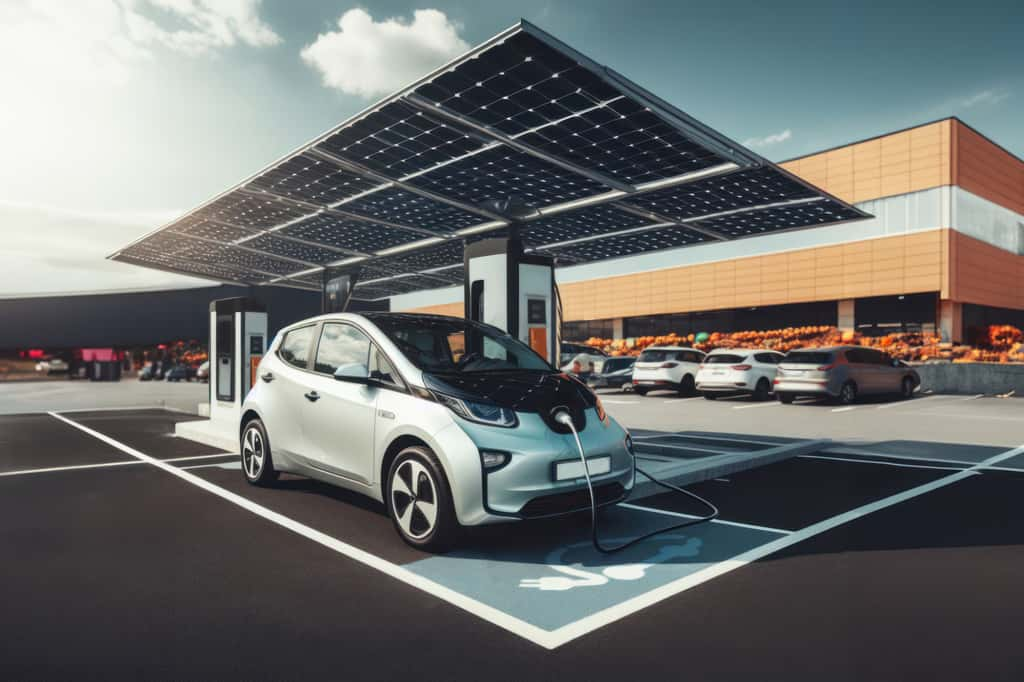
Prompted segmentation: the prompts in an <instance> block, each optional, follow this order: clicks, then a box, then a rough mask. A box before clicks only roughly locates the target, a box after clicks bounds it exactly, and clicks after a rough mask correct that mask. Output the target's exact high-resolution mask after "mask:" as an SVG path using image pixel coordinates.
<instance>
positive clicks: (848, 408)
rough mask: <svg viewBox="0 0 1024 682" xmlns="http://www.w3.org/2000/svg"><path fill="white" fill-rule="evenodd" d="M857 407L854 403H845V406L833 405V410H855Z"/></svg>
mask: <svg viewBox="0 0 1024 682" xmlns="http://www.w3.org/2000/svg"><path fill="white" fill-rule="evenodd" d="M856 409H857V407H856V406H854V405H847V406H846V407H834V408H832V411H833V412H849V411H850V410H856Z"/></svg>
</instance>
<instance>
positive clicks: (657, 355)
mask: <svg viewBox="0 0 1024 682" xmlns="http://www.w3.org/2000/svg"><path fill="white" fill-rule="evenodd" d="M678 352H679V351H674V350H645V351H644V352H643V353H641V354H640V357H638V358H637V359H636V361H637V362H665V361H666V360H675V359H676V356H677V353H678Z"/></svg>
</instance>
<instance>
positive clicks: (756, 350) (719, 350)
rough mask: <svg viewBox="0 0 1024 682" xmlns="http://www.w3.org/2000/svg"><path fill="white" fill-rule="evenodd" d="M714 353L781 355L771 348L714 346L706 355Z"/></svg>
mask: <svg viewBox="0 0 1024 682" xmlns="http://www.w3.org/2000/svg"><path fill="white" fill-rule="evenodd" d="M715 353H779V355H782V353H781V352H779V351H777V350H773V349H771V348H716V349H714V350H713V351H711V352H710V353H708V355H714V354H715Z"/></svg>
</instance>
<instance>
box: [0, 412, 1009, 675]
mask: <svg viewBox="0 0 1024 682" xmlns="http://www.w3.org/2000/svg"><path fill="white" fill-rule="evenodd" d="M604 400H605V403H606V404H607V406H608V409H609V411H610V412H612V413H613V414H614V415H615V416H616V417H617V418H619V419H620V420H621V421H622V422H623V423H625V424H626V425H627V426H629V427H630V428H631V429H632V430H633V431H634V434H635V435H636V436H638V443H641V446H640V452H641V455H642V457H643V458H644V460H645V461H647V462H649V463H650V465H651V466H653V465H654V464H655V463H664V462H666V461H669V462H673V461H681V460H691V459H692V460H696V459H698V458H701V457H707V456H714V455H715V454H722V453H726V454H742V453H745V452H757V451H758V450H761V449H765V448H772V447H786V446H788V445H790V444H794V445H799V444H800V443H805V442H807V441H808V439H812V438H830V439H832V440H831V442H829V443H826V444H822V445H821V446H820V447H819V448H818V449H816V450H815V451H813V452H805V453H804V454H801V455H800V456H797V457H793V458H789V459H785V460H783V461H779V462H776V463H774V464H770V465H767V466H761V467H757V468H753V469H750V470H747V471H743V472H739V473H735V474H730V475H728V476H725V477H721V478H716V479H713V480H707V481H704V482H702V483H698V484H696V485H694V486H692V487H691V490H693V491H694V492H697V493H698V494H700V495H703V496H704V497H707V498H708V499H710V500H712V501H713V502H714V503H715V504H716V505H717V506H718V507H719V508H720V510H721V516H720V517H719V519H717V520H716V521H715V522H712V523H708V524H703V525H700V526H695V527H691V528H687V529H684V530H683V531H677V532H673V533H670V534H667V535H665V536H661V537H659V538H657V539H655V540H652V541H650V542H647V543H642V544H641V545H639V546H637V547H636V548H635V549H634V550H630V551H629V552H627V553H626V554H624V555H616V556H613V557H610V558H609V557H604V556H601V555H597V554H596V553H595V552H594V551H593V550H592V549H591V548H590V547H589V544H588V541H587V534H588V530H589V526H588V522H589V520H588V519H587V518H586V517H582V518H581V517H573V518H568V519H562V520H559V521H557V522H550V521H546V522H534V523H524V524H517V525H511V526H502V527H492V528H487V529H477V530H474V531H473V532H472V533H470V534H469V536H468V538H467V541H466V543H465V545H464V546H463V547H461V548H460V549H459V550H458V551H456V552H453V553H451V554H448V555H445V556H430V555H425V554H422V553H419V552H417V551H415V550H413V549H411V548H409V547H407V546H405V545H404V544H403V543H401V541H400V540H399V539H398V537H397V536H396V535H395V534H394V532H393V530H392V528H391V527H390V522H389V520H388V519H387V518H386V517H385V516H384V515H383V511H382V509H381V508H379V506H378V505H376V504H375V503H373V502H370V501H367V500H364V499H362V498H360V497H358V496H355V495H352V494H349V493H347V492H345V491H341V490H339V489H336V488H333V487H330V486H326V485H323V484H320V483H318V482H314V481H310V480H307V479H302V478H298V477H285V478H284V479H283V480H282V482H281V484H280V486H279V487H277V488H275V489H257V488H253V487H251V486H248V485H247V484H246V483H245V482H244V480H243V478H242V474H241V472H240V471H239V470H238V465H237V463H236V462H235V458H234V457H233V456H229V455H223V454H222V453H219V452H217V451H216V450H214V449H211V448H208V447H206V446H202V445H198V444H196V443H192V442H190V441H185V440H182V439H178V438H175V437H173V435H171V434H172V433H173V425H174V423H175V422H176V421H178V420H182V419H190V418H193V417H189V416H187V415H184V414H182V413H180V412H175V411H168V410H163V409H143V410H119V409H111V410H97V411H66V412H62V413H49V414H48V413H34V414H22V415H4V416H0V518H2V519H3V521H2V522H0V547H3V548H4V553H3V555H4V559H3V561H0V602H2V603H3V604H4V608H3V609H0V678H4V679H66V678H74V679H85V678H105V679H111V678H124V677H146V678H174V679H195V678H220V679H224V678H245V679H282V678H284V679H293V678H309V677H316V678H332V679H338V678H343V679H394V678H398V677H404V676H410V675H412V676H415V677H417V678H420V679H446V680H448V679H480V678H482V677H485V676H486V677H487V678H489V679H514V680H521V679H622V678H629V679H646V678H651V679H663V678H666V677H668V676H671V678H680V677H687V678H692V679H702V680H703V679H715V680H718V679H758V680H765V679H772V680H774V679H786V680H794V679H798V680H799V679H807V680H812V679H813V680H820V679H836V680H847V679H848V680H863V679H872V680H904V679H965V678H968V679H1019V678H1020V671H1021V670H1022V669H1024V653H1022V651H1021V648H1020V646H1019V635H1018V633H1017V631H1016V628H1015V626H1014V623H1015V622H1016V621H1017V619H1018V618H1019V613H1020V612H1021V609H1022V607H1024V588H1022V586H1021V581H1020V567H1021V566H1022V565H1024V549H1022V548H1024V510H1022V506H1021V505H1020V502H1019V501H1020V499H1021V495H1022V493H1024V448H1022V447H1021V444H1022V443H1024V401H1021V400H999V399H996V398H984V397H980V398H973V397H972V396H922V397H919V398H917V399H915V400H913V401H909V402H906V403H887V402H876V403H865V404H862V405H857V406H855V409H853V410H840V409H837V408H836V406H830V405H793V406H780V405H777V404H768V403H751V402H749V401H746V400H743V399H737V400H724V401H715V402H714V403H709V402H705V401H703V400H700V399H697V400H693V399H685V398H676V397H672V396H670V395H665V396H660V395H659V394H652V395H649V396H646V397H643V398H641V397H639V396H629V395H605V396H604ZM748 406H750V407H748ZM642 465H643V464H642ZM701 511H702V510H701V509H699V508H698V507H696V506H695V505H693V504H692V503H690V502H687V501H680V498H679V497H678V496H676V495H672V494H656V495H651V496H647V497H643V498H641V499H634V500H630V502H629V503H628V505H622V506H620V507H619V508H616V509H615V510H611V511H609V512H608V513H606V514H605V515H604V517H603V519H602V524H603V526H602V528H603V530H602V532H603V533H606V536H605V537H606V538H607V539H608V540H609V541H615V540H619V539H623V538H625V537H628V536H629V535H631V534H634V533H639V532H641V531H643V530H646V529H649V528H654V527H658V526H660V525H661V524H663V523H673V522H677V521H679V520H680V519H681V518H686V517H687V515H690V514H698V513H701Z"/></svg>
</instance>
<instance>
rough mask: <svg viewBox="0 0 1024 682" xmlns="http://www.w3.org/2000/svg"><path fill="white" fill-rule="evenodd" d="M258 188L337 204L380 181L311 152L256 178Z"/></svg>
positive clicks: (253, 185) (318, 201)
mask: <svg viewBox="0 0 1024 682" xmlns="http://www.w3.org/2000/svg"><path fill="white" fill-rule="evenodd" d="M250 185H251V186H252V187H254V188H256V189H261V190H266V191H269V192H274V193H275V194H281V195H284V196H287V197H292V198H295V199H301V200H303V201H310V202H313V203H316V204H323V205H326V204H333V203H335V202H338V201H341V200H342V199H347V198H348V197H351V196H355V195H356V194H359V193H361V192H366V191H368V190H371V189H373V188H375V187H377V186H379V185H380V183H379V182H376V181H373V180H369V179H366V178H363V177H361V176H359V175H356V174H355V173H350V172H349V171H346V170H343V169H341V168H339V167H338V166H336V165H334V164H332V163H330V162H329V161H325V160H323V159H318V158H316V157H313V156H311V155H308V154H300V155H298V156H295V157H292V158H290V159H287V160H286V161H284V162H283V163H280V164H278V165H277V166H275V167H274V168H271V169H270V170H269V171H267V172H266V173H264V174H263V175H261V176H259V177H258V178H256V179H255V180H253V181H252V182H251V183H250Z"/></svg>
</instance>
